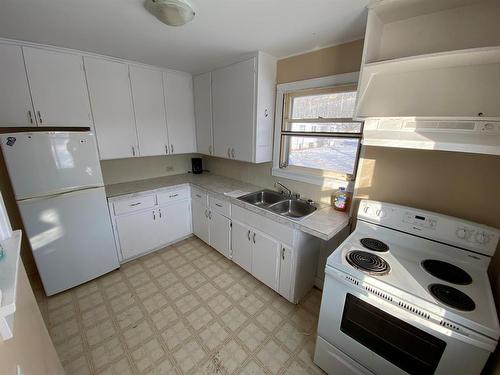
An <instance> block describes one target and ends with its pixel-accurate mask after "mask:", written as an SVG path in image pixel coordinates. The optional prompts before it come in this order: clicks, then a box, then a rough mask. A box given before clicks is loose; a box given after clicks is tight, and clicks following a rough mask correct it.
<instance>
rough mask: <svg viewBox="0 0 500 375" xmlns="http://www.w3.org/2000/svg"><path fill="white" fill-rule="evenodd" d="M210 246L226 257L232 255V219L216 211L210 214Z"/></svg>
mask: <svg viewBox="0 0 500 375" xmlns="http://www.w3.org/2000/svg"><path fill="white" fill-rule="evenodd" d="M209 220H210V224H209V232H210V246H212V247H213V248H214V249H215V250H217V251H218V252H219V253H221V254H222V255H224V256H225V257H226V258H230V257H231V220H230V219H228V218H227V217H225V216H224V215H221V214H220V213H218V212H216V211H210V214H209Z"/></svg>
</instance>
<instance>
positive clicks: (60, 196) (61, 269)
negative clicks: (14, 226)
mask: <svg viewBox="0 0 500 375" xmlns="http://www.w3.org/2000/svg"><path fill="white" fill-rule="evenodd" d="M0 143H1V147H2V152H3V156H4V159H5V163H6V165H7V170H8V172H9V176H10V180H11V183H12V187H13V189H14V194H15V197H16V200H17V204H18V207H19V211H20V212H21V217H22V220H23V224H24V228H25V230H26V234H27V236H28V238H29V241H30V244H31V248H32V250H33V257H34V258H35V262H36V265H37V268H38V272H39V273H40V277H41V279H42V283H43V286H44V289H45V293H46V294H47V295H48V296H50V295H53V294H56V293H59V292H61V291H63V290H66V289H69V288H72V287H74V286H76V285H79V284H83V283H85V282H87V281H89V280H91V279H94V278H96V277H98V276H100V275H103V274H105V273H107V272H109V271H112V270H114V269H116V268H118V267H119V263H118V256H117V252H116V247H115V242H114V239H113V230H112V227H111V219H110V217H109V212H108V207H107V201H106V195H105V192H104V184H103V179H102V174H101V167H100V164H99V157H98V154H97V146H96V140H95V135H94V134H93V133H91V132H33V133H9V134H2V136H1V137H0Z"/></svg>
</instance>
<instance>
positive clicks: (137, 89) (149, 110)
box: [130, 65, 169, 156]
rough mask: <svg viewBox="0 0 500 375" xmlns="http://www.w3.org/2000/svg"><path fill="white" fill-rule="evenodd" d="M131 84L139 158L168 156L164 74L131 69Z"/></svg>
mask: <svg viewBox="0 0 500 375" xmlns="http://www.w3.org/2000/svg"><path fill="white" fill-rule="evenodd" d="M130 82H131V85H132V98H133V101H134V112H135V122H136V125H137V138H138V140H139V151H140V155H141V156H153V155H165V154H168V153H169V142H168V136H167V124H166V118H165V101H164V98H163V81H162V72H161V71H159V70H152V69H146V68H141V67H138V66H134V65H131V66H130Z"/></svg>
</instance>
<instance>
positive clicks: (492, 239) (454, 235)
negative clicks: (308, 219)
mask: <svg viewBox="0 0 500 375" xmlns="http://www.w3.org/2000/svg"><path fill="white" fill-rule="evenodd" d="M358 219H361V220H364V221H367V222H370V223H373V224H377V225H383V226H384V227H386V228H392V229H396V230H399V231H402V232H406V233H409V234H414V235H417V236H419V237H424V238H428V239H431V240H435V241H439V242H442V243H445V244H449V245H452V246H457V247H460V248H464V249H468V250H472V251H475V252H477V253H480V254H484V255H488V256H492V255H493V254H494V253H495V250H496V247H497V244H498V241H499V239H500V231H499V230H498V229H495V228H490V227H487V226H484V225H480V224H476V223H473V222H470V221H466V220H462V219H458V218H454V217H451V216H446V215H441V214H438V213H434V212H429V211H423V210H418V209H415V208H410V207H405V206H399V205H395V204H389V203H383V202H376V201H370V200H362V201H361V202H360V206H359V210H358Z"/></svg>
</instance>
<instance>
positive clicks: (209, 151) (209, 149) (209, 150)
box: [208, 145, 212, 155]
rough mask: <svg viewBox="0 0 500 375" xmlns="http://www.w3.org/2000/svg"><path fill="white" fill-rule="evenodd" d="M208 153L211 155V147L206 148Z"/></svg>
mask: <svg viewBox="0 0 500 375" xmlns="http://www.w3.org/2000/svg"><path fill="white" fill-rule="evenodd" d="M208 153H209V154H210V155H212V145H210V146H208Z"/></svg>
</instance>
